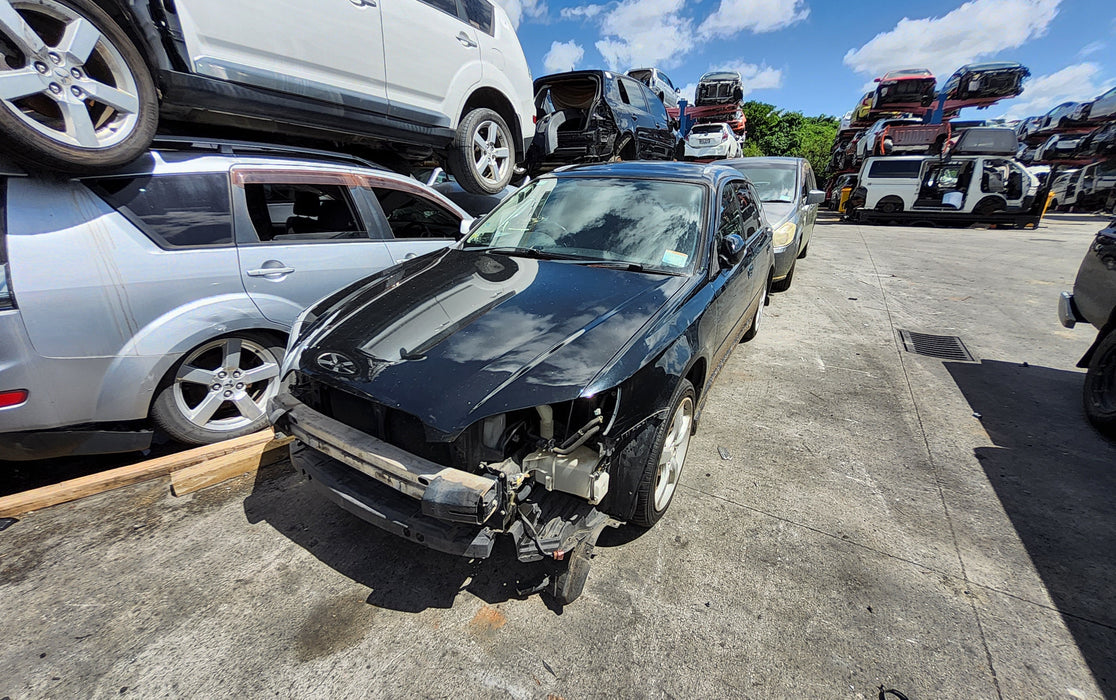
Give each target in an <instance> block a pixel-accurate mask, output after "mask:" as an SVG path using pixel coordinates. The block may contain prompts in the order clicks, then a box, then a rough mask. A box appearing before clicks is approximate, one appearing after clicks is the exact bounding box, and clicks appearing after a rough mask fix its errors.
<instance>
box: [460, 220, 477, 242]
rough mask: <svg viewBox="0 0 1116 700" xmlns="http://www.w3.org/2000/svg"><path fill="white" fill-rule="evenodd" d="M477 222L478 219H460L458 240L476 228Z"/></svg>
mask: <svg viewBox="0 0 1116 700" xmlns="http://www.w3.org/2000/svg"><path fill="white" fill-rule="evenodd" d="M478 221H480V219H468V218H466V219H462V220H461V227H460V228H459V229H458V231H459V232H460V235H459V236H458V240H461V239H462V238H464V237H465V236H468V235H469V232H470V231H472V230H473V228H474V227H476V225H477V222H478Z"/></svg>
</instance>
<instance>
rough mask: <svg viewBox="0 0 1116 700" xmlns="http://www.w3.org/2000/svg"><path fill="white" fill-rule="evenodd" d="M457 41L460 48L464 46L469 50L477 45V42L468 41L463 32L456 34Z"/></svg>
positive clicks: (467, 36) (466, 35)
mask: <svg viewBox="0 0 1116 700" xmlns="http://www.w3.org/2000/svg"><path fill="white" fill-rule="evenodd" d="M457 40H458V41H460V42H461V44H462V46H466V47H468V48H470V49H471V48H474V47H475V46H476V45H477V42H475V41H473V40H472V39H470V38H469V35H468V34H466V33H465V32H458V34H457Z"/></svg>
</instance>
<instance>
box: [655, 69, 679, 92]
mask: <svg viewBox="0 0 1116 700" xmlns="http://www.w3.org/2000/svg"><path fill="white" fill-rule="evenodd" d="M659 77H660V78H662V79H663V82H664V83H666V84H667V85H669V86H670V89H671V90H675V89H677V88H675V87H674V83H673V82H671V80H670V78H669V77H668V76H667V74H666V73H662V72H660V73H659Z"/></svg>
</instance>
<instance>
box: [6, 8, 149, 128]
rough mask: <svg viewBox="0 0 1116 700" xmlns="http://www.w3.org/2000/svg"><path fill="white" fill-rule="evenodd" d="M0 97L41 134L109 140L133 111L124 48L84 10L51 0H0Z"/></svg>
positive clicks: (133, 118) (131, 120) (135, 103)
mask: <svg viewBox="0 0 1116 700" xmlns="http://www.w3.org/2000/svg"><path fill="white" fill-rule="evenodd" d="M0 54H2V56H0V104H2V105H3V106H4V108H5V109H7V110H8V111H9V112H11V113H12V114H14V115H15V116H16V117H17V118H19V120H20V121H22V122H23V123H24V124H26V125H27V126H28V127H30V128H31V129H33V130H34V131H36V132H38V133H39V134H42V135H43V136H46V137H47V138H49V139H51V140H53V141H56V142H58V143H61V144H64V145H66V146H72V147H77V148H86V149H100V148H109V147H111V146H115V145H116V144H118V143H120V142H121V141H123V140H124V139H126V138H128V137H129V136H130V135H131V134H132V133H133V132H134V131H135V130H136V125H137V122H138V119H139V88H138V86H137V83H136V77H135V75H133V73H132V71H131V69H130V68H128V64H127V62H126V61H125V60H124V56H123V55H121V53H120V51H119V50H118V49H117V48H116V46H114V45H113V44H112V43H111V42H110V41H109V40H108V38H107V37H106V36H105V35H104V33H103V32H102V31H101V30H100V29H98V28H97V27H96V26H95V25H94V24H93V23H92V22H90V21H89V20H88V19H87V18H85V17H83V16H81V15H80V14H78V13H77V12H76V11H74V10H73V9H71V8H69V7H67V6H65V5H62V4H60V3H58V2H55V0H20V1H17V2H14V3H13V2H8V1H7V0H0Z"/></svg>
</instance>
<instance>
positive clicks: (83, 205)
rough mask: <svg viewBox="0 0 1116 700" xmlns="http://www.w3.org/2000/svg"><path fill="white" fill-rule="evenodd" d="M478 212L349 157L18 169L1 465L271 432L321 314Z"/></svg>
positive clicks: (226, 150)
mask: <svg viewBox="0 0 1116 700" xmlns="http://www.w3.org/2000/svg"><path fill="white" fill-rule="evenodd" d="M469 220H470V217H469V216H468V215H467V214H466V213H465V212H464V211H463V210H462V209H460V208H459V207H458V206H457V205H455V204H453V203H452V202H450V201H449V200H448V199H446V198H445V197H443V196H442V195H440V194H438V193H437V192H435V191H433V190H432V189H430V188H428V187H426V186H425V185H422V184H420V183H418V182H417V181H415V180H413V179H410V178H408V177H404V176H402V175H397V174H395V173H391V172H388V171H386V170H382V169H378V168H376V167H375V166H371V165H364V164H361V163H357V162H355V161H354V160H353V159H347V158H345V157H342V156H338V157H334V158H331V157H327V156H326V155H325V154H313V153H309V152H305V151H297V152H293V153H284V154H279V153H276V151H275V150H274V149H272V148H270V147H255V146H246V145H240V144H235V145H234V144H230V143H224V144H214V145H212V146H211V147H209V148H204V147H202V146H200V145H199V144H190V143H188V142H182V143H176V144H169V143H168V144H166V146H165V147H163V146H160V147H159V148H158V149H157V150H154V151H151V152H149V153H148V154H147V155H145V156H144V157H143V158H141V159H140V160H139V161H137V162H136V163H134V164H132V165H130V166H127V167H125V168H124V169H121V170H119V171H116V172H114V173H111V174H107V175H101V176H97V177H87V178H81V179H76V180H74V179H63V178H60V177H57V176H48V175H27V174H25V173H23V172H21V171H20V170H19V169H17V168H14V167H12V166H11V165H10V164H4V163H3V162H2V161H0V338H2V339H3V341H2V342H0V459H34V458H40V457H50V456H61V455H67V454H89V453H95V452H113V451H127V450H135V449H142V448H144V447H146V446H147V445H148V444H149V443H150V441H151V437H152V424H154V426H157V427H159V428H161V429H162V430H164V431H165V432H166V433H167V434H169V435H170V436H171V437H173V438H174V439H176V440H179V441H182V442H187V443H195V444H198V443H207V442H212V441H216V440H221V439H225V438H228V437H234V436H237V435H242V434H246V433H249V432H252V431H255V430H258V429H260V428H262V427H264V426H265V425H266V424H267V419H266V417H265V415H264V410H265V407H266V402H267V399H268V398H269V397H270V396H271V395H272V394H273V393H274V392H275V391H276V389H277V388H278V385H277V383H278V374H279V363H280V362H281V361H282V357H283V348H284V346H285V344H286V336H287V332H288V330H289V329H290V326H291V324H292V322H293V321H294V320H295V317H296V316H297V315H298V314H299V312H300V311H301V310H302V309H303V308H304V307H306V306H307V305H309V304H310V303H311V302H313V301H316V300H317V299H319V298H322V297H324V296H326V295H328V294H330V293H331V292H334V291H336V290H337V289H339V288H341V287H343V286H345V285H348V284H350V283H352V282H354V281H357V280H360V279H362V278H364V277H367V276H368V275H370V274H372V273H374V272H377V271H379V270H381V269H383V268H386V267H389V266H391V265H394V264H396V263H398V262H400V261H402V260H404V259H407V258H413V257H415V256H419V255H422V254H424V253H427V252H430V251H433V250H436V249H439V248H441V247H443V246H445V245H447V244H448V243H451V242H452V241H453V240H454V239H455V237H457V236H458V235H459V233H460V231H461V228H462V222H463V221H465V222H466V223H467V222H468V221H469Z"/></svg>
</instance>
